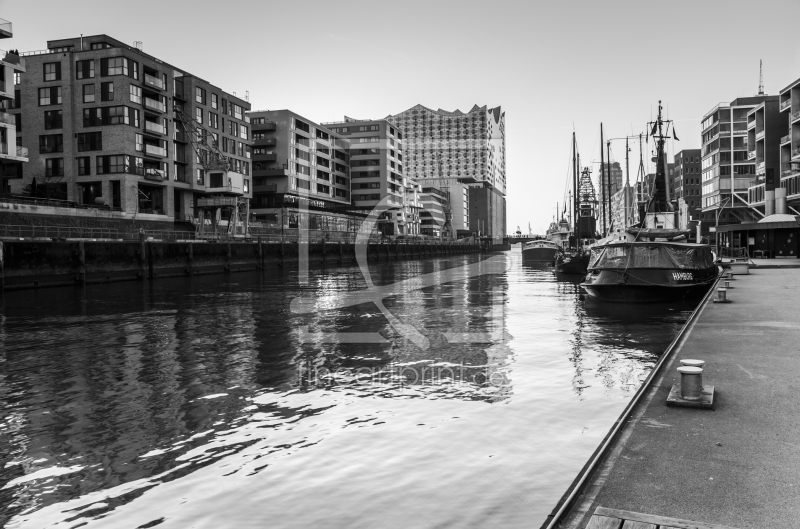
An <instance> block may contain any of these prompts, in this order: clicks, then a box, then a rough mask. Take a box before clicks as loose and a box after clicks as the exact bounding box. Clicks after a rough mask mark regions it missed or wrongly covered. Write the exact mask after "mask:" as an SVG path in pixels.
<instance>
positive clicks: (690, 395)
mask: <svg viewBox="0 0 800 529" xmlns="http://www.w3.org/2000/svg"><path fill="white" fill-rule="evenodd" d="M678 373H680V374H681V397H682V398H684V399H686V400H700V396H701V395H702V393H703V368H702V367H695V366H681V367H679V368H678Z"/></svg>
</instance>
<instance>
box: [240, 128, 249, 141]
mask: <svg viewBox="0 0 800 529" xmlns="http://www.w3.org/2000/svg"><path fill="white" fill-rule="evenodd" d="M239 137H240V138H242V139H243V140H246V139H247V127H246V126H244V125H242V126H241V127H239Z"/></svg>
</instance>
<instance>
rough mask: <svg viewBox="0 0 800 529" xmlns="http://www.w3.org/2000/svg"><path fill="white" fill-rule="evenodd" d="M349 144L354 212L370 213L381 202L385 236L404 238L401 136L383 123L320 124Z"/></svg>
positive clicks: (405, 230) (406, 230)
mask: <svg viewBox="0 0 800 529" xmlns="http://www.w3.org/2000/svg"><path fill="white" fill-rule="evenodd" d="M323 125H324V126H326V127H329V128H330V130H332V131H333V132H334V133H336V134H339V135H340V136H341V137H343V138H346V139H348V140H349V141H350V178H351V179H352V180H351V184H350V189H351V192H352V199H351V200H352V203H353V206H355V207H356V208H357V209H361V210H364V211H369V210H372V209H373V208H374V207H375V206H377V205H378V203H379V202H381V201H382V200H383V199H384V198H385V199H386V200H387V202H388V204H389V208H390V209H389V210H388V211H385V212H383V213H382V214H381V216H380V218H379V220H378V227H379V229H380V232H381V233H382V234H384V235H407V234H409V231H408V228H407V223H408V219H407V215H408V214H409V213H408V212H407V211H406V207H405V201H406V184H407V181H406V179H405V177H404V176H403V134H402V132H400V131H399V130H397V128H396V127H395V126H394V125H390V124H389V122H388V121H386V120H385V119H378V120H359V119H353V118H348V117H347V116H345V118H344V121H338V122H333V123H323Z"/></svg>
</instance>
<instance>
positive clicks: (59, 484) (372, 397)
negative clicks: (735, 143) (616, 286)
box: [0, 252, 686, 527]
mask: <svg viewBox="0 0 800 529" xmlns="http://www.w3.org/2000/svg"><path fill="white" fill-rule="evenodd" d="M479 258H480V257H479V256H461V257H454V258H450V259H439V260H435V261H412V262H402V263H391V264H387V263H381V265H380V266H373V267H372V269H371V274H372V278H373V281H374V282H375V284H376V285H379V286H380V285H392V284H395V283H399V282H403V281H408V283H407V284H408V285H410V288H409V289H405V290H404V291H403V292H401V293H399V294H396V295H392V296H390V297H387V298H386V299H384V301H383V303H384V305H385V308H386V309H387V310H388V311H389V312H390V313H391V314H392V315H394V317H396V318H397V319H398V320H399V321H401V322H403V323H404V324H407V325H412V326H414V328H416V329H417V330H418V331H419V333H421V334H422V335H423V336H424V337H425V338H426V339H427V340H428V341H429V343H430V347H429V348H427V349H425V348H421V347H419V346H417V345H415V344H414V343H413V342H412V341H410V340H408V339H407V338H406V337H404V336H403V334H402V333H400V332H398V331H397V329H396V328H395V327H393V326H392V325H391V324H390V322H389V321H388V320H387V318H386V317H384V315H383V314H382V313H381V312H380V310H379V308H378V307H377V306H376V305H375V304H374V303H369V302H365V303H362V304H359V305H356V306H336V304H326V303H325V302H324V301H320V306H319V310H315V311H312V312H304V313H293V312H292V311H291V310H290V304H291V302H292V300H293V299H294V298H295V297H297V296H300V295H307V294H309V293H310V294H314V295H318V296H322V297H323V298H324V296H333V297H335V296H337V295H341V294H344V293H348V292H355V291H359V290H362V289H364V288H365V287H366V284H365V282H364V280H363V278H362V277H361V274H360V272H359V271H358V270H357V269H355V268H353V269H334V270H330V271H316V272H313V273H312V274H311V277H310V278H309V283H308V285H307V286H305V287H302V288H301V287H300V286H298V282H297V278H296V276H295V275H294V274H293V273H292V272H288V271H287V272H283V273H282V275H280V276H277V277H276V275H275V273H274V272H270V273H265V274H255V273H253V274H236V275H231V276H205V277H199V278H186V279H174V280H163V281H159V282H158V283H157V288H156V287H155V285H154V284H152V283H141V284H139V283H120V284H113V285H106V286H96V287H95V286H90V287H87V288H85V289H74V290H73V289H52V290H47V291H32V292H24V293H22V292H17V293H11V294H9V295H7V298H6V305H5V309H4V314H3V315H2V318H0V341H2V343H0V345H2V347H1V348H0V362H1V363H2V367H3V369H2V370H0V404H2V408H3V415H2V419H0V422H1V423H2V424H0V427H2V444H1V445H0V449H1V450H2V458H3V459H2V461H0V462H1V463H2V464H0V467H2V468H0V486H3V485H5V488H4V489H3V490H2V494H0V523H6V522H8V521H9V520H10V519H12V517H14V516H15V515H16V517H15V518H14V522H15V523H18V524H19V525H20V527H41V526H44V525H45V524H47V523H56V522H59V521H64V520H70V519H71V520H75V524H78V523H81V522H89V523H90V524H91V523H93V522H94V521H95V520H102V519H105V518H107V517H109V516H120V517H124V518H125V520H126V524H128V525H131V526H133V527H135V526H136V525H137V524H139V523H142V524H143V523H151V522H153V521H154V520H157V519H158V518H159V517H160V516H167V515H169V516H172V514H171V513H173V512H174V511H173V510H174V509H179V510H180V509H184V507H180V506H175V501H172V503H170V506H169V507H167V506H166V505H162V504H161V503H159V502H160V501H162V499H163V501H167V499H169V498H172V499H173V500H174V498H176V497H181V498H184V497H185V498H187V499H188V500H191V501H192V502H193V503H192V505H194V507H193V508H194V509H195V510H191V509H190V510H189V511H185V512H184V511H182V512H184V514H185V515H186V516H189V515H190V514H191V516H198V517H200V519H202V520H204V521H207V519H212V518H213V517H214V516H217V515H218V514H219V513H220V512H224V513H227V514H226V515H227V516H234V514H233V513H231V512H230V509H233V511H237V509H238V507H237V508H234V505H238V504H239V502H238V498H240V497H244V496H243V495H245V494H247V492H246V491H247V490H250V488H251V487H255V488H254V489H253V491H254V492H252V494H253V495H259V494H261V495H267V496H268V497H266V498H264V501H263V502H261V503H259V505H262V506H263V505H273V504H275V505H284V506H286V505H291V506H292V507H284V510H281V511H276V512H275V517H274V519H272V525H274V526H281V527H292V526H296V527H306V526H308V525H310V524H311V523H313V522H314V520H313V513H314V512H317V511H320V512H322V511H325V512H328V515H329V516H331V517H332V518H331V519H330V520H333V522H332V523H333V525H336V523H339V524H340V525H342V524H344V525H348V526H358V525H361V526H365V527H377V526H380V525H382V524H383V523H384V522H385V521H386V520H385V516H386V512H387V507H388V506H387V505H386V504H385V503H384V502H385V501H387V500H385V499H383V498H378V497H373V496H372V495H373V494H374V492H373V491H379V490H384V489H386V487H392V486H400V485H399V484H405V485H403V487H404V489H403V490H404V491H405V494H404V497H407V500H404V501H410V502H414V503H415V504H420V503H425V502H426V501H430V502H432V503H431V506H433V505H434V504H436V505H439V504H440V503H441V502H442V501H445V502H447V501H453V502H458V501H461V498H462V497H464V498H472V500H471V501H470V502H469V503H467V504H464V505H463V506H462V507H460V508H459V509H458V511H459V512H463V513H465V514H464V515H466V513H471V514H472V518H470V519H471V520H473V521H468V520H461V522H463V523H458V516H461V514H459V515H457V516H456V515H453V513H447V512H443V513H442V514H441V515H438V516H432V517H431V518H429V519H428V520H427V521H424V523H423V522H421V523H420V524H418V525H417V526H441V525H448V524H455V526H459V527H464V526H470V525H472V526H475V527H479V526H481V525H480V520H483V519H484V516H487V515H488V514H487V513H496V512H498V505H500V503H498V502H503V501H505V500H504V499H501V497H500V496H503V495H506V496H504V497H507V493H508V491H509V490H513V491H516V492H514V493H515V494H522V493H523V492H524V491H526V490H527V491H529V493H530V494H531V495H533V496H535V497H536V498H539V500H540V501H534V502H531V505H529V506H527V507H525V508H524V509H521V510H519V511H509V512H505V511H503V514H502V515H501V516H500V518H502V520H499V522H507V523H508V524H510V525H515V524H517V522H520V521H521V520H523V519H524V520H525V523H526V524H529V523H530V520H531V519H532V518H536V517H537V516H540V515H541V516H543V515H544V514H543V513H546V511H547V509H548V508H550V507H552V504H553V503H554V502H555V501H556V499H557V497H558V496H559V495H560V494H561V493H562V492H563V490H564V487H566V484H568V481H569V479H567V478H569V477H570V472H571V469H572V466H576V465H577V468H579V467H580V464H582V461H583V460H585V458H586V457H588V455H589V454H590V453H591V450H592V449H593V447H594V446H595V445H596V443H597V442H598V441H599V438H601V437H602V436H601V434H602V430H603V427H602V424H605V423H604V422H603V421H606V422H607V423H608V424H610V423H611V422H613V418H614V417H615V416H616V415H615V414H616V413H618V411H616V410H617V402H618V401H619V400H620V399H621V398H625V397H626V396H627V395H629V394H630V393H631V392H632V391H633V390H635V388H636V387H637V384H638V383H639V381H640V380H641V379H642V378H643V377H644V376H646V373H647V371H648V369H649V368H650V366H652V364H653V362H654V360H655V359H656V358H657V357H658V354H660V352H661V351H663V349H664V347H665V346H666V345H667V344H668V343H669V341H671V339H672V337H673V336H674V334H675V332H676V330H677V328H679V326H680V325H681V324H682V321H683V319H684V318H685V316H686V310H685V308H684V309H682V308H662V310H661V312H659V311H658V310H657V308H655V307H651V308H649V309H648V310H650V309H652V311H651V312H641V311H637V312H635V313H628V314H624V313H618V310H617V308H616V307H615V308H613V309H612V310H606V309H603V308H602V307H593V306H591V304H589V303H586V302H584V300H582V299H581V296H580V292H579V287H578V286H577V283H575V282H574V281H571V280H568V281H564V280H562V278H560V277H557V276H556V275H555V273H554V271H553V268H552V266H547V265H545V266H538V263H536V264H534V263H522V262H521V261H520V259H519V255H518V253H514V252H512V254H511V256H510V259H511V261H510V268H509V270H508V271H507V272H504V273H502V274H497V273H491V274H485V275H477V276H473V277H463V278H460V279H455V280H453V279H452V278H449V276H448V274H447V273H446V270H448V269H452V268H454V267H459V266H463V265H466V264H469V263H470V262H473V261H475V260H476V259H479ZM423 274H434V276H435V277H436V278H437V279H438V280H437V281H435V284H433V285H432V286H424V285H423V284H422V283H421V282H420V283H416V284H415V280H414V279H413V278H417V277H419V276H421V275H423ZM448 278H449V279H448ZM320 299H322V298H320ZM299 329H307V332H306V333H305V334H303V333H301V332H299V331H298V330H299ZM363 333H371V334H377V335H380V336H381V337H382V343H352V342H353V341H354V340H353V339H352V338H353V337H354V336H355V337H357V336H358V335H361V334H363ZM331 337H333V339H331ZM356 341H357V340H356ZM418 428H423V430H419V429H418ZM551 429H554V430H552V431H550V430H551ZM587 430H589V431H591V432H593V434H592V435H595V436H598V437H597V439H595V437H591V436H588V435H585V434H584V432H586V431H587ZM594 432H596V433H594ZM343 435H344V436H345V437H342V436H343ZM560 436H566V437H564V438H563V439H562V440H559V441H556V440H557V439H561V437H560ZM345 439H346V441H345ZM522 439H524V440H525V443H527V445H526V446H531V447H534V446H535V447H537V449H536V450H532V449H530V448H527V447H526V448H525V449H523V450H521V451H520V448H519V447H518V446H517V443H518V442H521V440H522ZM376 440H379V442H375V441H376ZM417 443H421V444H419V445H418V444H417ZM354 447H357V448H355V449H354ZM443 447H451V450H450V451H449V452H448V451H445V452H442V448H443ZM455 447H458V448H457V449H456V448H455ZM486 447H492V450H493V451H495V452H496V453H498V454H501V455H502V454H506V455H509V456H511V455H513V457H510V458H509V459H508V460H507V462H505V463H504V462H503V461H502V458H501V459H500V460H498V459H491V460H490V459H487V458H486V457H487V456H486V455H485V454H484V453H483V451H484V450H485V449H486ZM565 447H568V448H565ZM553 450H555V452H554V451H553ZM564 450H567V451H569V452H570V455H569V457H566V456H564V455H563V452H564ZM559 452H560V453H562V456H560V459H559V461H562V462H563V466H561V467H558V468H557V473H558V475H559V477H558V478H553V479H534V480H532V479H531V478H530V472H534V473H536V472H539V473H540V475H544V474H543V473H546V472H547V471H549V469H551V468H553V460H554V457H555V454H556V453H559ZM539 454H541V455H539ZM334 457H335V459H333V460H332V459H331V458H334ZM416 457H418V458H422V459H423V460H425V461H426V464H425V465H423V466H421V467H419V468H417V467H416V466H415V465H414V464H413V461H414V459H415V458H416ZM492 457H493V456H492ZM388 460H393V461H396V463H395V465H394V466H391V467H386V466H385V465H384V464H383V462H385V461H388ZM464 461H470V462H471V464H470V465H466V466H465V465H464V464H463V462H464ZM484 461H485V463H484ZM293 462H297V463H293ZM299 462H303V467H302V468H304V469H305V468H319V469H321V468H325V471H324V472H320V473H318V474H316V475H314V476H311V475H307V473H306V472H305V471H304V470H300V469H295V470H294V471H289V470H288V469H290V468H293V466H292V465H294V464H300V463H299ZM287 465H288V466H287ZM485 465H493V467H491V468H492V470H491V472H497V471H498V468H501V469H502V468H503V465H511V466H509V467H508V468H507V469H506V470H505V471H503V472H502V475H504V476H507V478H506V479H505V480H504V481H503V483H502V484H495V485H496V486H497V494H498V496H497V497H495V496H493V495H488V496H484V495H481V494H479V493H478V491H479V490H482V489H483V488H484V487H482V485H481V484H482V483H483V478H482V476H484V475H485V474H486V472H488V471H489V469H490V467H485ZM498 465H500V467H498ZM523 467H524V468H526V469H527V471H526V473H525V475H522V474H520V475H517V474H516V473H517V469H518V468H523ZM354 469H361V470H360V471H359V472H358V473H357V474H356V475H354V474H353V472H354ZM375 469H381V472H379V473H378V474H376V473H375ZM455 469H458V471H456V470H455ZM431 472H433V473H434V474H436V475H438V476H439V478H440V479H439V482H441V484H442V488H441V489H437V490H436V491H429V492H428V493H427V494H424V493H423V491H424V490H426V488H425V487H426V486H425V485H424V483H428V482H429V478H430V475H431ZM265 475H266V476H268V478H267V481H258V480H259V479H261V477H262V476H265ZM565 479H566V481H567V483H565V484H561V483H560V481H559V480H562V481H563V480H565ZM220 480H227V481H225V483H226V486H225V490H234V491H237V498H236V501H233V499H232V500H231V501H232V503H225V502H224V501H223V500H221V499H220V498H217V497H215V496H214V495H213V494H216V493H212V492H210V491H209V490H208V488H207V487H205V486H203V485H202V484H203V483H217V482H219V481H220ZM254 480H255V481H254ZM328 480H330V482H329V481H328ZM333 483H336V486H335V487H334V486H333ZM466 483H473V485H471V486H468V485H466ZM326 484H327V485H326ZM153 487H156V490H158V491H160V492H159V493H158V494H157V495H152V494H148V493H147V491H148V490H150V489H152V488H153ZM309 487H312V488H313V490H314V491H316V494H309V492H308V488H309ZM469 488H474V490H472V491H471V492H470V491H469V490H467V489H469ZM412 490H413V491H415V492H410V491H412ZM448 490H449V491H451V492H447V491H448ZM465 490H466V491H467V494H462V492H464V491H465ZM452 491H461V492H452ZM521 491H522V492H521ZM417 493H419V494H422V496H421V497H420V496H416V495H415V494H417ZM208 494H211V496H208ZM454 494H457V495H458V498H459V499H458V500H456V498H455V497H454V496H453V495H454ZM248 497H250V496H248ZM254 497H255V496H254ZM367 497H370V498H371V501H369V502H367V501H365V498H367ZM478 498H482V499H480V500H478ZM206 501H208V502H211V503H214V504H215V505H217V506H218V512H217V513H216V514H215V513H206V512H205V511H204V510H203V508H201V507H200V505H202V504H203V503H204V502H206ZM154 502H155V503H154ZM186 508H187V509H188V507H186ZM270 508H272V507H270ZM275 508H276V509H277V507H275ZM346 508H349V509H352V510H353V511H357V512H359V513H360V514H359V516H358V517H357V519H354V520H351V519H350V518H347V515H345V514H344V513H343V512H339V511H337V509H339V510H341V509H346ZM402 510H404V509H401V511H402ZM333 511H336V512H337V513H338V514H335V515H334V514H332V513H333ZM405 511H407V509H405ZM433 511H436V509H429V510H428V512H429V513H430V512H433ZM494 516H496V515H494ZM137 517H143V518H142V519H141V520H139V521H138V522H136V523H134V521H135V520H138V518H137ZM146 517H151V518H150V519H145V518H146ZM204 517H206V518H204ZM183 519H184V520H185V519H186V518H185V517H184V518H183ZM493 519H495V518H493ZM225 520H226V521H225V523H228V521H227V519H225ZM330 520H329V522H330ZM345 521H347V522H346V523H345ZM351 522H352V523H351ZM209 523H212V525H213V522H209ZM230 523H233V522H232V521H231V522H230ZM475 524H478V525H475Z"/></svg>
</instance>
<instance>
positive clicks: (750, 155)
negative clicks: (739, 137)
mask: <svg viewBox="0 0 800 529" xmlns="http://www.w3.org/2000/svg"><path fill="white" fill-rule="evenodd" d="M755 157H756V151H754V150H753V151H747V159H748V160H752V159H753V158H755Z"/></svg>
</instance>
